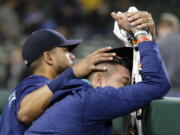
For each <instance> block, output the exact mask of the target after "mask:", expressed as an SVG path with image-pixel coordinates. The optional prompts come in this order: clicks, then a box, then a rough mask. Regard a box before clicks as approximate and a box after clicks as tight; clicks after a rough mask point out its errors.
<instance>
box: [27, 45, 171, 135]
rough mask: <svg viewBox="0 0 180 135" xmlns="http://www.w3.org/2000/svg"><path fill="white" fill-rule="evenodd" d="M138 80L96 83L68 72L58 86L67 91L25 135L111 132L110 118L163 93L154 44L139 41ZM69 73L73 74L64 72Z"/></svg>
mask: <svg viewBox="0 0 180 135" xmlns="http://www.w3.org/2000/svg"><path fill="white" fill-rule="evenodd" d="M139 51H140V56H141V63H142V72H141V75H142V82H139V83H136V84H133V85H129V86H124V87H121V88H113V87H110V86H107V87H103V88H101V87H98V88H93V87H92V86H91V85H90V84H88V83H86V82H84V81H82V80H78V79H76V78H75V77H73V75H68V76H69V79H67V80H66V81H65V82H64V83H63V86H62V89H66V90H68V91H70V93H68V94H67V95H65V96H64V97H62V99H61V100H60V101H57V102H55V103H54V104H53V105H52V106H51V107H49V108H48V109H47V110H46V111H45V112H44V113H43V114H42V115H41V116H40V117H39V118H38V119H37V120H36V121H34V122H33V124H32V125H31V126H30V127H29V129H28V130H27V131H26V132H25V135H111V134H112V131H111V127H112V126H111V120H112V119H113V118H116V117H120V116H124V115H127V114H129V113H130V112H132V111H134V110H136V109H139V108H141V107H144V106H145V105H146V104H148V103H150V101H152V100H153V99H158V98H161V97H163V96H164V95H165V94H166V93H167V92H168V90H169V89H170V82H169V79H168V77H167V73H166V70H165V67H164V63H163V61H162V59H161V56H160V54H159V50H158V47H157V44H155V43H154V42H143V43H141V44H139ZM68 73H69V74H73V72H72V70H71V72H68Z"/></svg>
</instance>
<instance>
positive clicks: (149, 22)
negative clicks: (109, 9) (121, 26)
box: [126, 11, 156, 40]
mask: <svg viewBox="0 0 180 135" xmlns="http://www.w3.org/2000/svg"><path fill="white" fill-rule="evenodd" d="M126 15H127V17H128V21H129V23H130V26H131V27H132V28H135V29H137V30H142V29H146V28H148V29H149V31H150V33H151V35H152V37H153V39H154V40H155V39H156V32H155V25H154V20H153V18H152V15H151V14H150V13H148V12H146V11H137V12H133V13H127V14H126Z"/></svg>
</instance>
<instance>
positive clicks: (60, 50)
mask: <svg viewBox="0 0 180 135" xmlns="http://www.w3.org/2000/svg"><path fill="white" fill-rule="evenodd" d="M74 59H75V56H74V55H73V54H72V53H70V52H69V51H68V49H67V48H65V47H56V48H54V49H53V61H54V62H53V63H54V68H55V70H56V71H57V73H60V72H62V71H64V70H66V69H67V68H69V67H71V66H72V64H73V61H74Z"/></svg>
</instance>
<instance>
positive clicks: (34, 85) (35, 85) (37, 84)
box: [16, 77, 49, 111]
mask: <svg viewBox="0 0 180 135" xmlns="http://www.w3.org/2000/svg"><path fill="white" fill-rule="evenodd" d="M48 81H49V80H47V79H45V78H43V79H39V78H37V77H32V78H29V79H26V80H25V81H24V82H23V85H22V86H21V87H18V88H16V92H17V93H18V94H17V98H18V99H17V101H16V102H17V111H18V110H19V107H20V104H21V101H22V99H23V98H24V97H25V96H26V95H28V94H30V93H31V92H33V91H35V90H37V89H39V88H41V87H43V86H44V85H46V84H47V83H48Z"/></svg>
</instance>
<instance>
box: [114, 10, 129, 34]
mask: <svg viewBox="0 0 180 135" xmlns="http://www.w3.org/2000/svg"><path fill="white" fill-rule="evenodd" d="M111 16H112V17H113V19H114V20H115V21H116V22H117V23H118V25H119V27H120V28H121V29H123V30H125V31H127V32H128V33H131V31H132V30H131V26H130V24H129V21H128V16H127V13H126V12H125V13H122V14H118V13H115V12H112V13H111Z"/></svg>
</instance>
